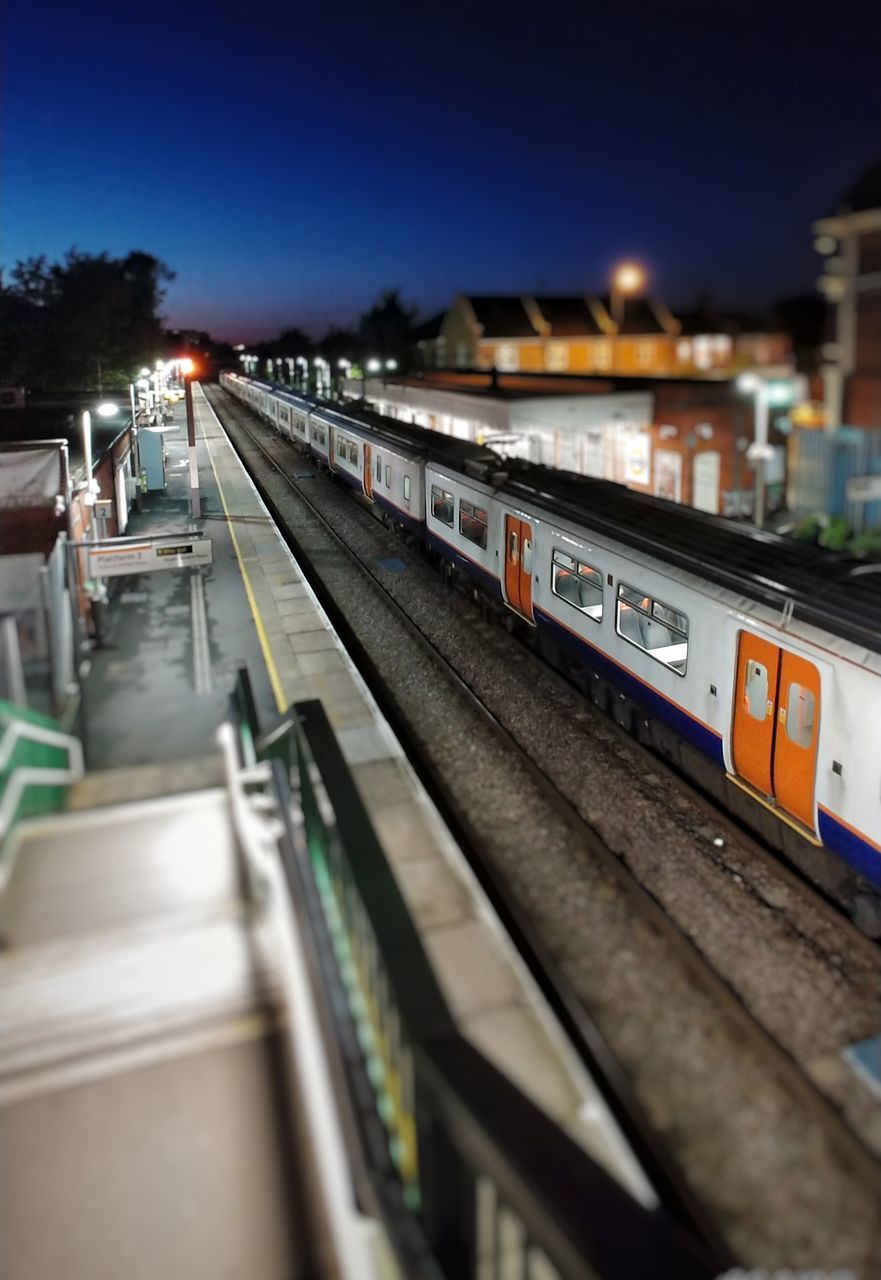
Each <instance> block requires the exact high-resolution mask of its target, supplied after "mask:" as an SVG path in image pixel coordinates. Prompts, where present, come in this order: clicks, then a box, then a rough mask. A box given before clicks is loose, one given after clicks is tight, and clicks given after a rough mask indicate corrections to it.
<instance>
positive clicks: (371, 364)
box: [367, 357, 382, 373]
mask: <svg viewBox="0 0 881 1280" xmlns="http://www.w3.org/2000/svg"><path fill="white" fill-rule="evenodd" d="M381 368H382V364H381V362H380V361H379V360H377V359H376V357H374V358H373V359H372V360H368V361H367V372H368V373H379V371H380V369H381Z"/></svg>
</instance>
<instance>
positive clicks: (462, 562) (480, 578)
mask: <svg viewBox="0 0 881 1280" xmlns="http://www.w3.org/2000/svg"><path fill="white" fill-rule="evenodd" d="M426 532H427V534H428V545H429V546H430V547H431V549H432V550H433V551H437V552H438V554H439V555H442V556H443V558H444V559H445V560H450V561H452V563H453V564H455V565H457V566H458V567H459V568H460V569H462V570H463V571H464V572H465V573H467V574H468V576H469V578H473V579H474V581H475V582H478V583H479V584H480V585H481V586H482V587H483V588H484V590H486V591H488V592H489V593H490V595H492V596H495V597H496V598H497V599H501V598H502V584H501V583H500V582H499V580H498V578H497V577H496V576H495V574H493V573H490V572H489V570H488V569H484V567H483V565H482V564H478V563H477V561H476V560H471V559H470V558H469V557H468V556H466V555H463V554H462V552H461V551H458V550H457V549H456V548H455V547H454V546H453V544H452V543H451V542H447V541H446V539H444V538H439V537H438V536H437V534H435V533H432V531H431V530H430V529H428V530H426Z"/></svg>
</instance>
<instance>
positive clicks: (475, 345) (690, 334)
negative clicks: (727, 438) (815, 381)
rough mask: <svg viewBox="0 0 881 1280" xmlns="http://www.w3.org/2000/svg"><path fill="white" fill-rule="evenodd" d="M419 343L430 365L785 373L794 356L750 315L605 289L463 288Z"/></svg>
mask: <svg viewBox="0 0 881 1280" xmlns="http://www.w3.org/2000/svg"><path fill="white" fill-rule="evenodd" d="M613 311H614V314H615V315H616V316H617V320H616V319H614V318H613ZM417 349H418V351H419V354H420V357H421V362H422V364H423V366H424V367H426V368H440V369H491V368H493V367H494V368H496V369H498V370H499V371H500V372H505V373H514V372H523V373H560V374H562V373H571V374H598V375H628V374H630V375H633V376H636V377H652V378H689V377H710V378H711V377H717V378H724V377H732V376H734V375H735V374H736V373H738V372H739V371H741V370H744V369H753V368H765V369H768V370H769V371H772V370H773V371H779V372H786V371H788V369H789V366H790V362H791V342H790V339H789V337H788V336H787V335H786V334H784V333H779V332H773V331H770V330H769V329H767V328H765V327H763V326H762V324H761V323H760V322H757V321H754V320H751V319H750V318H748V317H731V316H712V315H708V314H707V313H706V312H704V311H696V312H692V313H689V314H688V315H685V316H683V317H680V318H677V317H676V316H674V315H673V314H672V313H671V312H670V311H669V310H668V308H667V307H666V306H665V305H664V304H663V303H662V302H660V301H658V300H657V299H653V298H650V297H647V296H643V297H630V296H628V297H625V298H622V299H620V301H619V306H618V307H617V308H613V307H612V303H611V299H610V298H609V297H599V296H598V297H575V296H571V297H550V296H534V297H533V296H526V295H523V296H514V297H510V296H508V297H505V296H498V297H490V296H484V295H480V296H478V295H465V294H459V295H458V296H457V297H456V299H455V300H454V302H453V304H452V306H451V307H450V309H449V310H448V311H447V312H446V314H445V315H444V317H443V319H442V320H441V321H440V324H439V326H438V325H435V326H433V332H429V333H427V334H422V335H420V337H419V340H418V345H417Z"/></svg>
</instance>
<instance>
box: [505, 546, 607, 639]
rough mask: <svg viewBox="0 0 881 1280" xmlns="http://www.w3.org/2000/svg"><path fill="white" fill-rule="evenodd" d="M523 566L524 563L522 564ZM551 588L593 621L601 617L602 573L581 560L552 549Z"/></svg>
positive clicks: (555, 593) (600, 619)
mask: <svg viewBox="0 0 881 1280" xmlns="http://www.w3.org/2000/svg"><path fill="white" fill-rule="evenodd" d="M524 568H525V565H524ZM552 568H553V579H552V582H551V590H552V591H553V593H554V595H556V596H559V597H560V599H561V600H565V601H567V602H568V603H569V604H571V605H573V606H574V607H575V608H576V609H580V610H581V612H582V613H586V614H587V616H588V617H589V618H593V620H594V622H600V621H602V617H603V575H602V574H601V573H600V571H599V569H593V568H591V566H590V565H589V564H585V563H584V561H583V560H576V559H575V557H574V556H569V555H566V553H565V552H564V551H557V550H555V551H554V557H553V565H552Z"/></svg>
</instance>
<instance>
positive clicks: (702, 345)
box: [694, 334, 713, 369]
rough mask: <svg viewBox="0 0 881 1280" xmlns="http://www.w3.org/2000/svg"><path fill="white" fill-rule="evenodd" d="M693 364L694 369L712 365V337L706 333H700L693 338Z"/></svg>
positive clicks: (710, 367) (708, 367) (707, 367)
mask: <svg viewBox="0 0 881 1280" xmlns="http://www.w3.org/2000/svg"><path fill="white" fill-rule="evenodd" d="M694 365H695V368H696V369H712V367H713V339H712V338H711V337H709V336H708V335H707V334H700V335H699V336H698V337H697V338H695V340H694Z"/></svg>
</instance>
